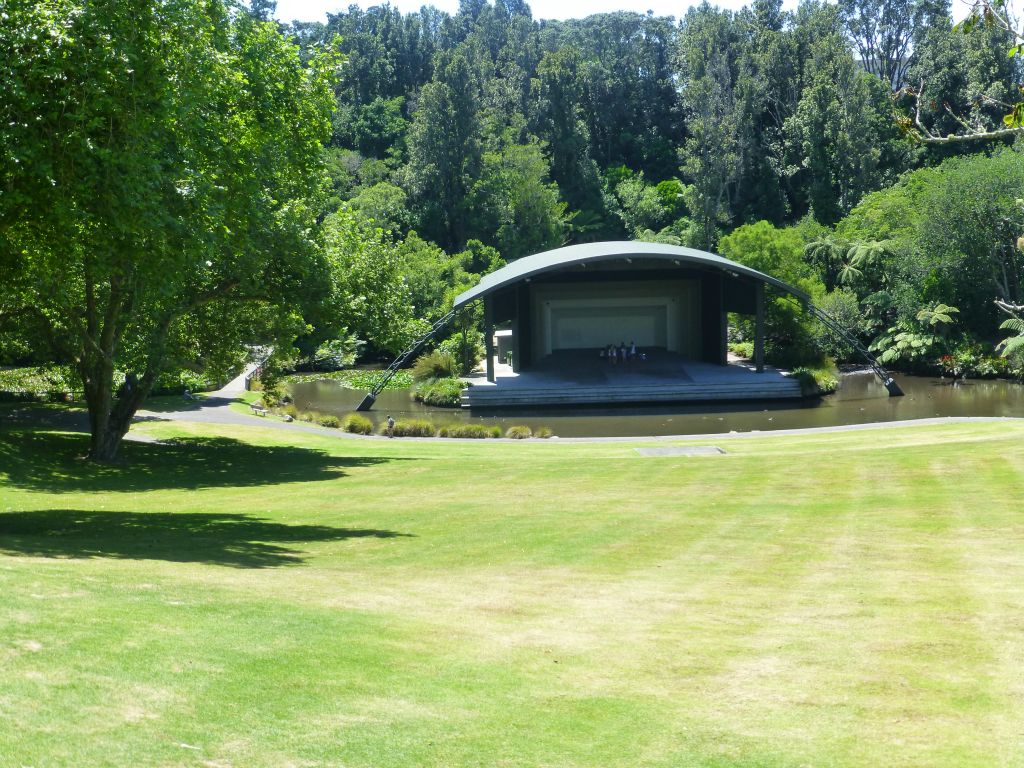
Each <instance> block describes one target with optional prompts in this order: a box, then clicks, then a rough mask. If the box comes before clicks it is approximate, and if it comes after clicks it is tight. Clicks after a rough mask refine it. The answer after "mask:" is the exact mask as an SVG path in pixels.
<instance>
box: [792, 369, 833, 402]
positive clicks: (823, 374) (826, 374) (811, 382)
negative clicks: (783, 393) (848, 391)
mask: <svg viewBox="0 0 1024 768" xmlns="http://www.w3.org/2000/svg"><path fill="white" fill-rule="evenodd" d="M792 375H793V378H795V379H797V380H798V381H799V382H800V392H801V393H802V394H803V396H804V397H815V396H819V395H830V394H832V393H833V392H835V391H836V390H837V389H839V372H838V370H836V367H835V364H834V363H831V362H829V363H827V364H825V365H821V366H800V367H798V368H794V369H793V373H792Z"/></svg>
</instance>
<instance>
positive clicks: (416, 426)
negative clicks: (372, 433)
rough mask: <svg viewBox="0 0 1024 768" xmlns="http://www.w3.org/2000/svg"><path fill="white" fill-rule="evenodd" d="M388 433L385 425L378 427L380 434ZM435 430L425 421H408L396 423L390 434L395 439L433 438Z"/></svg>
mask: <svg viewBox="0 0 1024 768" xmlns="http://www.w3.org/2000/svg"><path fill="white" fill-rule="evenodd" d="M387 433H388V425H387V424H386V423H384V424H381V425H380V434H382V435H386V434H387ZM436 433H437V428H436V427H435V426H434V425H433V424H432V423H431V422H429V421H427V420H426V419H409V420H408V421H396V422H395V428H394V430H393V431H392V434H393V435H394V436H395V437H433V436H434V435H435V434H436Z"/></svg>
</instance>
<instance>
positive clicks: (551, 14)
mask: <svg viewBox="0 0 1024 768" xmlns="http://www.w3.org/2000/svg"><path fill="white" fill-rule="evenodd" d="M527 2H529V4H530V10H532V11H533V18H535V19H572V18H582V17H584V16H589V15H590V14H592V13H609V12H611V11H636V12H638V13H646V12H647V11H649V10H650V11H654V15H655V16H675V17H676V18H677V19H678V18H682V17H683V16H684V15H685V14H686V10H687V8H689V7H690V5H699V0H698V2H693V3H691V2H687V0H527ZM749 3H750V0H717V2H714V1H713V4H714V5H717V6H719V7H722V8H731V9H733V10H739V9H740V8H742V7H743V6H745V5H748V4H749ZM350 4H355V5H359V6H361V7H362V8H369V7H370V6H374V5H382V4H383V0H277V13H275V14H274V15H275V16H276V17H277V18H278V19H279V20H280V21H284V22H288V21H326V20H327V13H328V12H331V13H337V12H339V11H342V10H344V9H346V8H348V6H349V5H350ZM391 5H392V6H393V7H396V8H398V10H400V11H401V12H402V13H412V12H415V11H418V10H419V9H420V6H423V5H433V6H436V7H437V8H440V9H441V10H442V11H447V12H448V13H455V12H456V11H457V10H458V9H459V0H432V2H425V1H424V0H391ZM796 6H797V0H783V3H782V7H783V8H785V9H787V10H793V9H795V8H796Z"/></svg>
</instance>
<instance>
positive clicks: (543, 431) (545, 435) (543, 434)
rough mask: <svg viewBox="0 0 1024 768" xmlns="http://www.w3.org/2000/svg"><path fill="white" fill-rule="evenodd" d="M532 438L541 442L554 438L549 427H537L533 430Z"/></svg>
mask: <svg viewBox="0 0 1024 768" xmlns="http://www.w3.org/2000/svg"><path fill="white" fill-rule="evenodd" d="M533 436H534V437H537V438H540V439H541V440H547V439H549V438H552V437H554V436H555V433H554V432H552V431H551V427H537V428H536V429H535V430H533Z"/></svg>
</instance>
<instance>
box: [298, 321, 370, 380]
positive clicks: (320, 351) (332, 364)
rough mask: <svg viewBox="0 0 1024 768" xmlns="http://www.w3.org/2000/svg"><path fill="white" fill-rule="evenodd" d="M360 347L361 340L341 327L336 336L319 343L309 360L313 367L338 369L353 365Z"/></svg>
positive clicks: (361, 344) (361, 345)
mask: <svg viewBox="0 0 1024 768" xmlns="http://www.w3.org/2000/svg"><path fill="white" fill-rule="evenodd" d="M362 347H363V342H362V341H360V340H359V339H357V338H356V337H355V336H354V335H352V334H350V333H348V332H347V330H345V329H343V330H342V333H341V335H340V336H339V337H338V338H336V339H331V340H330V341H325V342H324V343H323V344H321V345H320V346H319V347H318V348H317V350H316V352H315V353H314V354H313V355H312V356H311V359H310V361H309V362H310V365H311V366H312V367H313V368H314V369H317V368H322V369H325V370H338V369H339V368H345V367H347V366H350V365H354V364H355V362H356V359H357V358H358V357H359V352H360V350H361V349H362Z"/></svg>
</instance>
